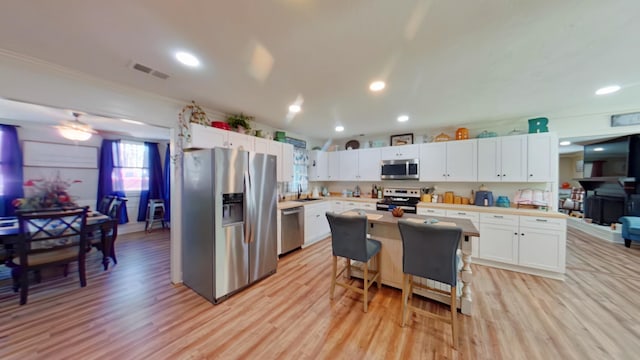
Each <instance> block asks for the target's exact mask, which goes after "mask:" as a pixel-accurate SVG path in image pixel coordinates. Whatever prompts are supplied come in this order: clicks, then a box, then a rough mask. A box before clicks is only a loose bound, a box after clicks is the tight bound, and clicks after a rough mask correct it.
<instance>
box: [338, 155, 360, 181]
mask: <svg viewBox="0 0 640 360" xmlns="http://www.w3.org/2000/svg"><path fill="white" fill-rule="evenodd" d="M338 154H339V155H338V157H339V162H340V170H339V172H340V176H339V177H338V180H342V181H354V180H358V150H345V151H339V152H338Z"/></svg>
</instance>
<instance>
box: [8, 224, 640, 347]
mask: <svg viewBox="0 0 640 360" xmlns="http://www.w3.org/2000/svg"><path fill="white" fill-rule="evenodd" d="M117 253H118V261H119V264H118V265H116V266H112V267H110V268H109V270H108V271H106V272H104V271H102V268H101V267H100V259H99V256H98V254H97V253H94V254H93V255H92V256H90V257H89V259H88V262H89V264H88V280H87V281H88V285H87V287H86V288H80V287H79V283H78V277H77V274H76V273H74V272H72V273H70V274H69V276H68V277H67V278H64V277H61V276H59V275H56V274H52V275H51V276H49V278H47V279H44V280H43V281H42V283H40V284H36V285H34V286H32V288H31V292H30V295H29V303H28V304H27V305H25V306H19V305H18V295H17V294H14V293H13V292H12V291H11V287H10V285H11V282H10V279H3V280H0V359H18V358H20V359H23V358H28V359H186V358H189V359H200V358H201V359H207V358H220V359H236V358H239V359H243V358H244V359H307V358H309V359H314V358H321V359H322V358H325V359H637V358H638V356H640V291H639V290H638V289H640V246H638V245H637V244H634V245H633V246H632V248H631V249H627V248H625V247H624V246H623V245H614V244H609V243H604V242H602V241H600V240H597V239H595V238H592V237H590V236H589V235H587V234H585V233H582V232H578V231H574V230H571V229H570V230H569V239H568V252H567V253H568V256H567V264H568V266H567V276H566V281H565V282H562V281H557V280H549V279H544V278H540V277H536V276H531V275H525V274H520V273H516V272H510V271H506V270H499V269H494V268H490V267H483V266H478V265H474V267H473V271H474V282H473V288H474V297H473V301H474V311H473V316H472V317H469V316H464V315H459V316H458V319H459V321H460V344H459V347H458V350H457V351H456V350H453V349H452V348H451V346H450V345H451V331H450V328H449V327H448V325H446V324H444V323H439V322H435V321H433V320H430V319H427V318H423V317H416V316H415V315H413V317H412V320H411V321H410V325H409V326H407V327H406V328H401V327H400V314H401V309H400V300H401V299H400V291H399V290H396V289H391V288H388V287H383V288H382V290H380V291H378V290H377V289H373V288H372V289H373V290H372V291H373V293H374V294H375V295H374V297H373V300H372V302H371V303H370V305H369V312H368V313H366V314H365V313H363V312H362V302H361V298H362V297H361V295H358V294H356V293H354V292H350V291H347V290H345V289H342V288H338V289H336V297H335V300H334V301H330V300H329V296H328V290H329V284H330V278H331V276H330V274H331V246H330V241H322V242H320V243H318V244H317V245H314V246H311V247H309V248H306V249H303V250H300V251H297V252H295V253H292V254H290V255H287V256H285V257H284V258H282V259H281V261H280V263H279V267H278V271H277V273H276V274H275V275H274V276H271V277H269V278H267V279H266V280H263V281H262V282H260V283H258V284H256V285H254V286H252V287H250V288H249V289H247V290H245V291H243V292H242V293H239V294H237V295H235V296H233V297H231V298H230V299H229V300H227V301H226V302H223V303H222V304H220V305H215V306H214V305H212V304H210V303H209V302H207V301H206V300H204V299H203V298H201V297H200V296H198V295H197V294H195V293H194V292H192V291H191V290H190V289H189V288H187V287H186V286H182V285H171V284H170V282H169V232H168V231H160V230H157V231H154V232H152V233H151V234H146V233H135V234H127V235H124V236H121V237H120V238H119V239H118V243H117ZM5 273H6V272H5ZM354 281H357V280H354ZM415 298H416V299H414V301H423V303H422V304H424V306H425V307H426V308H428V309H430V310H431V311H436V312H439V313H441V314H443V315H444V314H447V307H446V306H445V305H442V304H437V303H431V302H428V301H426V300H421V299H420V298H419V297H415Z"/></svg>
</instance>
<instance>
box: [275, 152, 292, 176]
mask: <svg viewBox="0 0 640 360" xmlns="http://www.w3.org/2000/svg"><path fill="white" fill-rule="evenodd" d="M281 144H282V161H280V158H278V163H280V164H282V181H287V182H290V181H293V145H291V144H287V143H281Z"/></svg>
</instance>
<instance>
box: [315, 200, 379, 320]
mask: <svg viewBox="0 0 640 360" xmlns="http://www.w3.org/2000/svg"><path fill="white" fill-rule="evenodd" d="M326 216H327V220H329V226H330V228H331V249H332V252H333V268H332V269H333V270H332V275H331V291H330V293H329V297H330V298H331V299H333V293H334V291H335V288H336V285H338V286H342V287H344V288H346V289H349V290H353V291H356V292H358V293H360V294H363V295H364V312H367V308H368V303H369V287H371V285H372V284H373V283H374V282H377V283H378V289H380V287H381V285H382V283H381V279H380V248H381V246H382V244H381V243H380V241H378V240H373V239H368V238H367V216H366V215H358V216H350V215H340V214H336V213H332V212H327V213H326ZM374 256H375V257H376V265H377V266H378V269H377V270H375V271H371V270H370V269H369V260H371V258H373V257H374ZM338 257H343V258H345V260H346V261H347V263H346V266H345V267H344V268H342V269H341V270H340V272H338ZM351 260H355V261H359V262H361V263H362V272H363V280H364V285H363V287H362V288H359V287H355V286H353V285H351V284H349V283H346V282H338V281H337V280H338V277H339V276H340V275H341V274H342V273H343V272H344V271H345V270H346V271H347V276H348V277H349V276H350V275H351ZM370 272H371V275H373V276H370V274H369V273H370Z"/></svg>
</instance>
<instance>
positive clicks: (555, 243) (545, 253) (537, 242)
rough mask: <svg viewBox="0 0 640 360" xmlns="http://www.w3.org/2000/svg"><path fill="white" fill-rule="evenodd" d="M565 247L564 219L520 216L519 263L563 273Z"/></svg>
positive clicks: (565, 228) (565, 230)
mask: <svg viewBox="0 0 640 360" xmlns="http://www.w3.org/2000/svg"><path fill="white" fill-rule="evenodd" d="M566 249H567V223H566V220H565V219H547V218H539V217H533V216H521V217H520V244H519V249H518V250H519V257H518V260H519V261H518V263H519V264H520V265H522V266H527V267H532V268H537V269H541V270H548V271H554V272H562V273H564V272H565V259H566Z"/></svg>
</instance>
